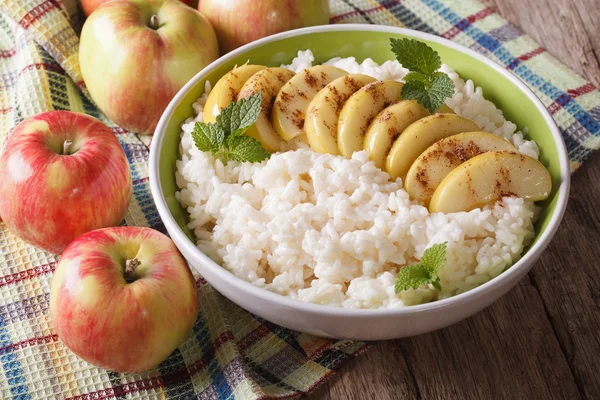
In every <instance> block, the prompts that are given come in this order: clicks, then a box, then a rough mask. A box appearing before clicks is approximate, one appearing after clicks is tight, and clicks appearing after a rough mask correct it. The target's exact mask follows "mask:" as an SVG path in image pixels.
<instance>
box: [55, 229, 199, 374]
mask: <svg viewBox="0 0 600 400" xmlns="http://www.w3.org/2000/svg"><path fill="white" fill-rule="evenodd" d="M197 314H198V297H197V293H196V284H195V282H194V278H193V276H192V273H191V272H190V270H189V268H188V266H187V263H186V262H185V260H184V258H183V256H182V255H181V253H179V251H178V250H177V247H175V244H174V243H173V242H172V241H171V239H169V238H168V237H167V236H165V235H163V234H162V233H160V232H158V231H155V230H153V229H150V228H139V227H117V228H106V229H99V230H96V231H92V232H89V233H86V234H85V235H83V236H81V237H79V238H77V239H76V240H75V241H73V242H72V243H71V244H70V245H69V246H68V247H67V248H66V249H65V251H64V252H63V254H62V256H61V257H60V262H59V263H58V266H57V267H56V271H55V273H54V276H53V278H52V288H51V291H50V317H51V318H52V325H53V326H54V330H55V331H56V333H57V334H58V337H59V338H60V339H61V340H62V342H63V343H64V344H65V345H66V346H67V347H68V348H69V349H71V351H73V353H75V354H77V355H78V356H79V357H81V358H83V359H84V360H86V361H87V362H89V363H91V364H94V365H96V366H98V367H102V368H107V369H110V370H113V371H117V372H142V371H146V370H148V369H151V368H154V367H156V366H157V365H158V364H160V363H161V362H162V361H164V360H165V359H166V358H167V357H168V356H169V354H171V353H172V352H173V350H175V349H176V348H177V347H178V346H179V345H180V344H181V343H182V342H183V341H184V340H185V339H186V338H187V337H188V336H189V334H190V332H191V330H192V327H193V326H194V322H195V320H196V316H197Z"/></svg>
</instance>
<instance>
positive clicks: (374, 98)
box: [337, 81, 404, 158]
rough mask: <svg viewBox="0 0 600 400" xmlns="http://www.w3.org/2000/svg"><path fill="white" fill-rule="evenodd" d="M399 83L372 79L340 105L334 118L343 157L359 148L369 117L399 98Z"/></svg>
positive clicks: (400, 89) (400, 90)
mask: <svg viewBox="0 0 600 400" xmlns="http://www.w3.org/2000/svg"><path fill="white" fill-rule="evenodd" d="M402 86H404V84H403V83H400V82H396V81H376V82H373V83H369V84H368V85H366V86H364V87H362V88H361V89H360V90H358V91H357V92H356V93H354V94H353V95H352V96H350V98H349V99H348V100H347V101H346V104H344V107H343V108H342V111H341V112H340V119H339V121H338V131H337V141H338V148H339V150H340V154H341V155H343V156H344V157H346V158H350V157H352V153H354V152H355V151H360V150H362V149H363V146H364V141H365V135H366V133H367V129H368V128H369V125H370V124H371V121H373V118H375V116H376V115H377V114H379V113H380V112H381V110H383V109H384V108H386V107H387V106H389V105H391V104H394V103H397V102H398V101H400V99H401V93H402Z"/></svg>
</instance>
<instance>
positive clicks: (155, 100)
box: [79, 0, 219, 134]
mask: <svg viewBox="0 0 600 400" xmlns="http://www.w3.org/2000/svg"><path fill="white" fill-rule="evenodd" d="M218 47H219V45H218V43H217V38H216V36H215V32H214V30H213V28H212V26H211V24H210V22H208V20H207V19H206V18H204V17H203V16H202V14H200V13H199V12H198V11H197V10H195V9H193V8H191V7H188V6H186V5H185V4H183V3H181V2H180V1H178V0H112V1H110V2H108V3H106V4H103V5H101V6H100V7H99V8H98V9H97V10H95V11H94V12H93V13H92V15H90V17H89V18H88V19H87V20H86V21H85V24H84V25H83V29H82V32H81V41H80V47H79V62H80V65H81V73H82V75H83V79H84V81H85V84H86V86H87V88H88V89H89V91H90V94H91V96H92V98H93V99H94V101H95V102H96V104H97V105H98V106H99V107H100V109H101V110H102V111H103V112H104V113H105V114H106V115H107V116H108V117H109V118H110V119H112V120H113V121H114V122H115V123H117V124H118V125H120V126H121V127H122V128H125V129H128V130H131V131H135V132H139V133H143V134H152V133H153V132H154V129H155V128H156V124H157V123H158V120H159V119H160V116H161V115H162V113H163V111H164V110H165V108H166V107H167V105H168V104H169V102H170V101H171V99H172V98H173V97H174V96H175V94H176V93H177V91H179V89H181V88H182V87H183V85H185V84H186V83H187V82H188V80H189V79H190V78H192V77H193V76H194V75H195V74H196V73H197V72H198V71H200V70H201V69H202V68H204V67H205V66H206V65H207V64H209V63H211V62H212V61H214V60H215V59H216V58H217V57H218V55H219V54H218V53H219V49H218Z"/></svg>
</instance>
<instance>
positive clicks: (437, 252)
mask: <svg viewBox="0 0 600 400" xmlns="http://www.w3.org/2000/svg"><path fill="white" fill-rule="evenodd" d="M446 247H447V246H446V242H444V243H440V244H436V245H433V246H431V247H430V248H428V249H427V250H425V252H423V257H421V260H420V261H419V264H423V265H425V266H427V268H428V269H429V272H430V273H431V274H432V275H436V274H437V272H438V270H439V269H440V268H441V267H442V265H444V263H445V262H446Z"/></svg>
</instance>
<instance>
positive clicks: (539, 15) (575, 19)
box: [483, 0, 600, 87]
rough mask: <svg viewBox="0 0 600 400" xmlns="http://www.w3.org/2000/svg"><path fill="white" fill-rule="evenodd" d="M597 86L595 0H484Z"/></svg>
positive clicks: (598, 8) (598, 7)
mask: <svg viewBox="0 0 600 400" xmlns="http://www.w3.org/2000/svg"><path fill="white" fill-rule="evenodd" d="M483 2H484V3H486V4H487V5H489V6H491V7H493V8H495V9H497V10H498V12H499V13H500V14H501V15H502V16H504V17H505V18H506V19H508V20H509V21H510V22H512V23H514V24H515V25H517V26H519V27H520V28H521V29H522V30H523V31H525V33H527V34H529V35H530V36H531V37H533V38H534V39H535V40H536V41H538V42H539V43H540V44H541V45H542V47H544V48H545V49H546V50H548V51H549V52H550V53H552V54H553V55H554V56H556V57H557V58H558V59H559V60H561V61H562V62H563V63H565V64H566V65H568V66H569V67H571V68H572V69H573V70H575V71H577V72H579V73H580V74H582V75H583V76H585V77H586V78H587V79H589V80H590V81H591V82H592V83H593V84H595V85H596V87H600V64H599V58H600V57H599V55H600V35H598V21H600V3H598V0H561V1H556V0H483Z"/></svg>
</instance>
